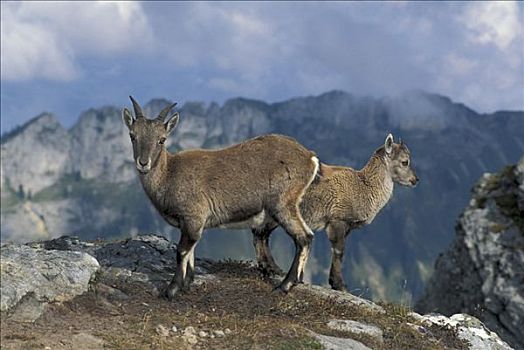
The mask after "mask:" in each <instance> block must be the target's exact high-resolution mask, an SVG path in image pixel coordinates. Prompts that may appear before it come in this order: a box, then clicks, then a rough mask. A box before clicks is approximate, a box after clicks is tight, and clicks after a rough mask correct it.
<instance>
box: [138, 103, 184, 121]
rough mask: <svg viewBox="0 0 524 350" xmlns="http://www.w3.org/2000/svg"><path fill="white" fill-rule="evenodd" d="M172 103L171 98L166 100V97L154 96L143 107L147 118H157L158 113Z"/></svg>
mask: <svg viewBox="0 0 524 350" xmlns="http://www.w3.org/2000/svg"><path fill="white" fill-rule="evenodd" d="M172 103H173V102H171V101H169V100H166V99H165V98H154V99H152V100H151V101H149V102H148V103H146V104H145V105H144V106H143V107H142V109H143V111H144V114H145V116H146V118H150V119H153V118H156V117H157V116H158V113H160V111H161V110H162V109H164V108H165V107H167V106H168V105H171V104H172ZM177 107H180V106H179V105H177ZM128 108H130V107H128ZM131 111H133V109H132V108H131ZM133 113H134V111H133Z"/></svg>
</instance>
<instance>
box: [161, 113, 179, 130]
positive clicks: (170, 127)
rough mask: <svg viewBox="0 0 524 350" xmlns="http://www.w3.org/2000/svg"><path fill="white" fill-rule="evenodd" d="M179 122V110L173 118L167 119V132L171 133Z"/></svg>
mask: <svg viewBox="0 0 524 350" xmlns="http://www.w3.org/2000/svg"><path fill="white" fill-rule="evenodd" d="M177 124H178V112H177V113H175V114H173V116H172V117H171V118H169V120H168V121H167V123H165V124H164V126H165V127H166V133H167V134H168V135H169V134H170V133H171V131H173V129H174V128H175V127H176V126H177Z"/></svg>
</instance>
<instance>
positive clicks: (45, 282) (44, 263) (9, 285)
mask: <svg viewBox="0 0 524 350" xmlns="http://www.w3.org/2000/svg"><path fill="white" fill-rule="evenodd" d="M0 253H1V254H0V255H1V257H2V259H1V262H0V264H1V265H0V266H1V269H0V271H1V279H2V285H1V287H0V291H1V302H0V310H1V311H2V312H7V313H8V314H9V317H12V318H14V319H17V320H20V321H29V322H31V321H34V320H36V319H37V318H38V317H40V315H41V314H42V313H43V312H44V310H45V309H46V306H47V305H48V304H49V303H58V302H63V301H67V300H70V299H72V298H74V297H75V296H77V295H80V294H82V293H84V292H85V291H87V289H88V287H89V282H90V280H91V278H93V275H94V274H95V272H97V271H98V269H99V267H100V265H99V264H98V262H97V260H96V259H95V258H93V257H92V256H91V255H89V254H86V253H83V252H76V251H58V250H46V249H41V248H32V247H29V246H26V245H14V244H6V245H4V246H2V247H1V249H0Z"/></svg>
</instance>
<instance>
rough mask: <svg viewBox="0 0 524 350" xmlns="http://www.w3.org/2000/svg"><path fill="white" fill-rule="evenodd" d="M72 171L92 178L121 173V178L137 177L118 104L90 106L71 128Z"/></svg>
mask: <svg viewBox="0 0 524 350" xmlns="http://www.w3.org/2000/svg"><path fill="white" fill-rule="evenodd" d="M70 133H71V136H72V139H73V142H72V147H71V151H70V159H71V160H70V165H71V167H70V171H72V172H76V173H79V174H80V176H81V177H82V178H86V179H90V178H95V177H100V176H104V177H107V178H109V179H112V178H115V177H116V176H117V175H118V177H119V181H122V180H124V181H126V180H129V179H131V178H133V175H134V173H133V169H132V167H130V166H129V163H131V162H132V152H131V147H130V141H129V136H128V131H127V129H126V127H125V125H124V123H123V122H122V117H121V111H120V110H119V109H117V108H115V107H102V108H99V109H89V110H87V111H85V112H84V113H82V114H81V116H80V119H79V121H78V122H77V123H76V124H75V125H74V126H73V127H72V128H71V131H70Z"/></svg>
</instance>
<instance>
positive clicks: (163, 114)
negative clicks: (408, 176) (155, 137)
mask: <svg viewBox="0 0 524 350" xmlns="http://www.w3.org/2000/svg"><path fill="white" fill-rule="evenodd" d="M176 105H177V103H176V102H175V103H173V104H171V105H169V106H167V107H165V108H164V109H163V110H161V111H160V113H158V117H157V118H156V119H158V120H160V121H162V122H163V121H164V119H166V117H167V113H169V111H170V110H171V109H173V107H175V106H176Z"/></svg>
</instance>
